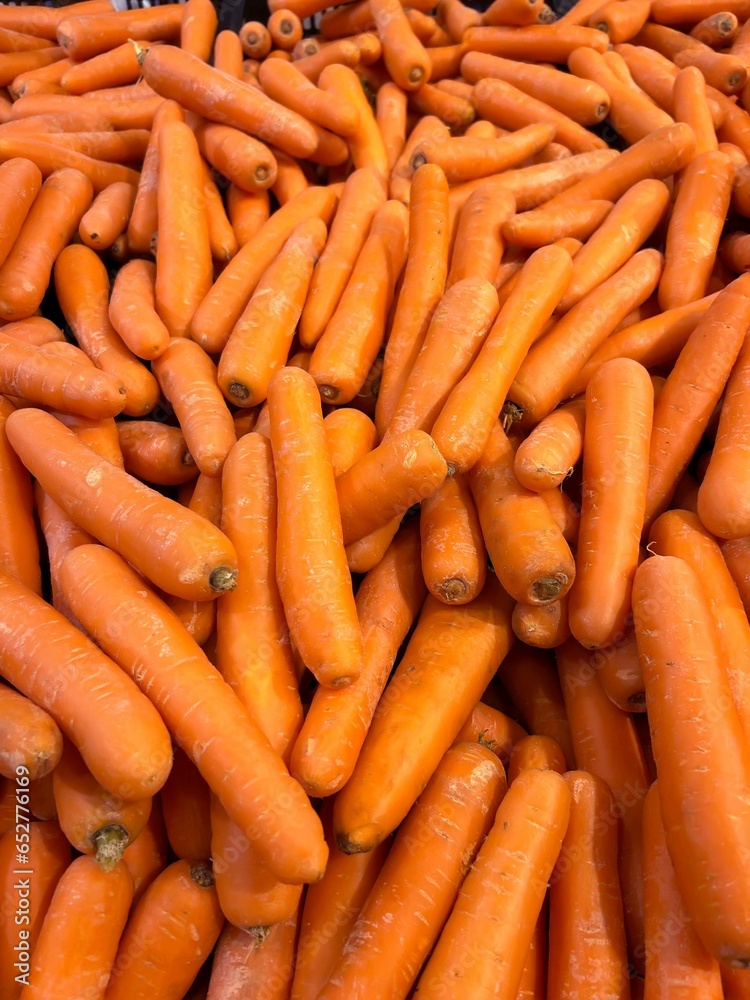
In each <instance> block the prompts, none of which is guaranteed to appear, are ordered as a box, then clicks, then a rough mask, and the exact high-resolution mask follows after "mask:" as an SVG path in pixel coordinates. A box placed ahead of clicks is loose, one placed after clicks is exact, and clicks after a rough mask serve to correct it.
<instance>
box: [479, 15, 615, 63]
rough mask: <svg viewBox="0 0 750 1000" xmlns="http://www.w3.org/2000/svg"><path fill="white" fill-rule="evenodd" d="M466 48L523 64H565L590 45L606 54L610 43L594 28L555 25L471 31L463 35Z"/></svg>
mask: <svg viewBox="0 0 750 1000" xmlns="http://www.w3.org/2000/svg"><path fill="white" fill-rule="evenodd" d="M463 40H464V42H465V43H466V47H467V49H469V50H471V51H476V52H488V53H489V54H490V55H493V56H503V57H504V58H506V59H518V60H520V61H521V62H550V63H558V64H559V63H564V62H566V61H567V58H568V56H569V55H570V53H571V52H572V51H573V50H574V49H578V48H581V47H582V46H589V47H591V48H592V49H595V50H596V51H597V52H604V51H605V50H606V48H607V46H608V44H609V43H608V41H607V39H606V38H605V37H604V35H603V34H602V33H601V32H600V31H596V30H595V29H594V28H582V27H578V26H574V25H570V26H569V25H562V24H555V25H554V26H553V27H550V26H547V25H536V24H535V25H530V26H526V27H523V28H516V27H497V26H490V27H486V28H485V27H481V28H469V29H468V30H467V31H466V32H465V33H464V39H463Z"/></svg>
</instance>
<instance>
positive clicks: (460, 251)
mask: <svg viewBox="0 0 750 1000" xmlns="http://www.w3.org/2000/svg"><path fill="white" fill-rule="evenodd" d="M515 211H516V202H515V198H514V197H513V195H512V194H510V193H509V192H504V191H502V190H497V189H496V188H494V187H493V185H492V183H491V182H490V183H488V184H485V185H481V186H480V187H478V188H477V189H476V191H474V192H473V194H471V195H470V197H469V198H468V200H467V201H466V204H465V205H464V206H463V208H462V209H461V211H460V213H459V215H458V219H457V221H456V224H455V237H454V241H453V250H452V252H451V260H450V270H449V272H448V277H447V278H446V282H445V285H446V288H450V287H451V286H452V285H454V284H455V283H456V282H457V281H462V280H463V279H464V278H484V279H485V280H486V281H493V282H494V280H495V277H496V275H497V272H498V269H499V267H500V262H501V260H502V256H503V251H504V250H505V241H504V239H503V236H502V226H503V225H504V223H506V222H507V221H508V220H509V219H511V218H513V217H514V216H515Z"/></svg>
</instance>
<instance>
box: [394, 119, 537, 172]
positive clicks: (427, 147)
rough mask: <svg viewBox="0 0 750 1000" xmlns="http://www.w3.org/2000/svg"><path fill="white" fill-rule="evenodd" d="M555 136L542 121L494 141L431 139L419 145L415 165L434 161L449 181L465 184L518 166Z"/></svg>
mask: <svg viewBox="0 0 750 1000" xmlns="http://www.w3.org/2000/svg"><path fill="white" fill-rule="evenodd" d="M554 135H555V131H554V127H553V126H552V125H551V124H549V123H546V122H540V123H539V124H534V125H529V126H526V127H524V128H520V129H519V130H518V131H517V132H514V133H512V134H511V135H508V136H504V137H503V138H499V139H495V140H494V141H490V142H488V141H487V140H486V139H481V138H472V137H471V136H464V137H458V138H451V139H444V140H437V141H436V140H434V139H433V140H431V141H430V140H428V141H427V142H425V143H420V144H419V145H418V146H417V148H416V150H415V151H414V154H413V157H412V165H413V166H414V167H415V168H418V167H419V166H421V165H422V164H423V163H434V164H436V165H437V166H439V167H440V168H441V169H442V170H443V173H444V174H445V177H446V180H447V181H448V183H449V184H455V183H462V182H464V181H471V180H475V179H476V178H478V177H486V176H489V175H491V174H496V173H499V172H501V171H503V170H505V169H507V168H509V167H516V166H518V165H519V164H521V163H522V162H523V161H524V160H526V159H527V158H528V157H529V156H533V155H534V154H535V153H538V152H539V151H540V150H541V149H543V148H544V147H545V146H547V145H548V144H549V142H550V141H551V140H552V138H553V136H554Z"/></svg>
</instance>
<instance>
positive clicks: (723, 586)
mask: <svg viewBox="0 0 750 1000" xmlns="http://www.w3.org/2000/svg"><path fill="white" fill-rule="evenodd" d="M649 550H650V551H652V552H656V553H657V554H658V555H662V556H676V557H677V558H679V559H683V560H684V561H685V562H686V563H687V564H688V565H689V566H691V567H692V569H693V570H695V572H696V574H697V575H698V576H699V577H700V579H701V581H702V585H703V589H704V592H705V596H706V598H707V600H708V604H709V610H710V614H711V617H712V619H713V621H714V625H715V627H716V634H717V636H718V638H719V645H720V648H721V655H722V660H723V662H724V665H725V668H726V672H727V675H728V678H729V685H730V687H731V690H732V697H733V699H734V704H735V707H736V709H737V713H738V715H739V717H740V723H741V724H742V726H743V728H744V729H748V728H750V715H749V714H748V712H749V709H750V688H749V687H748V682H749V680H750V678H749V677H748V674H747V671H746V670H745V662H744V656H743V653H742V650H744V649H745V648H747V643H748V640H750V626H748V622H747V616H746V615H745V611H744V608H743V606H742V601H741V600H740V596H739V594H738V592H737V588H736V586H735V584H734V581H733V580H732V576H731V574H730V572H729V570H728V568H727V565H726V563H725V561H724V559H723V557H722V554H721V549H720V548H719V546H718V544H717V542H716V541H715V540H714V539H713V538H712V536H711V535H710V534H709V533H708V532H707V531H706V529H705V528H704V527H703V525H702V524H701V522H700V521H699V520H698V517H697V516H696V515H695V514H690V513H688V512H687V511H682V510H671V511H666V512H665V513H664V514H662V515H661V516H660V517H659V518H657V519H656V521H655V522H654V525H653V527H652V529H651V534H650V536H649Z"/></svg>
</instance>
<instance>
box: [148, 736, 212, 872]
mask: <svg viewBox="0 0 750 1000" xmlns="http://www.w3.org/2000/svg"><path fill="white" fill-rule="evenodd" d="M160 799H161V805H162V812H163V817H164V828H165V832H166V836H167V839H168V841H169V846H170V848H171V849H172V851H173V852H174V853H175V854H176V855H177V857H178V858H180V859H181V860H183V861H191V862H192V861H204V860H205V859H206V858H209V857H210V856H211V791H210V789H209V787H208V785H207V784H206V782H205V780H204V779H203V778H202V776H201V774H200V772H199V771H198V769H197V768H196V766H195V764H194V763H193V762H192V760H191V759H190V758H189V757H188V755H187V754H186V753H185V752H184V750H182V749H180V747H179V746H176V747H175V753H174V763H173V764H172V770H171V771H170V772H169V777H168V778H167V780H166V782H165V783H164V787H163V788H162V790H161V793H160Z"/></svg>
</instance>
